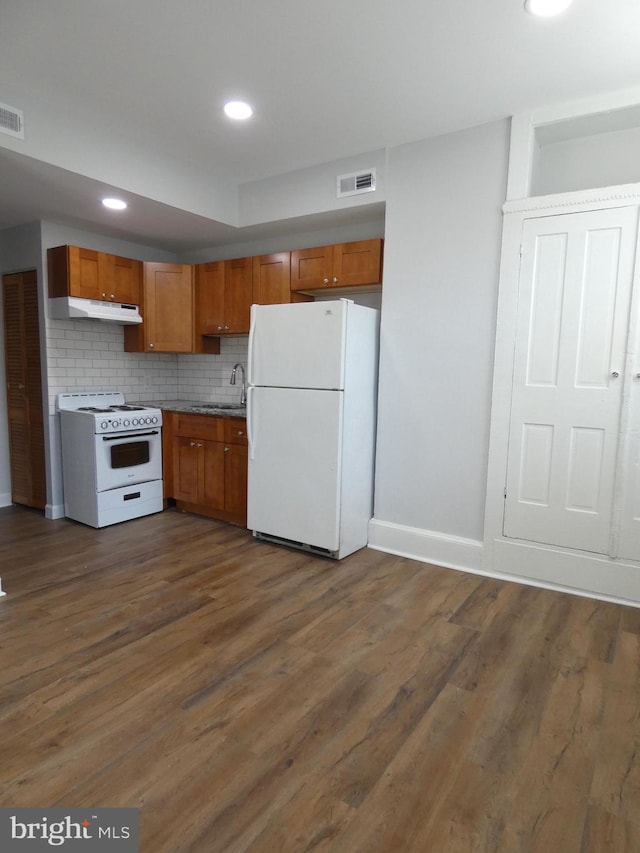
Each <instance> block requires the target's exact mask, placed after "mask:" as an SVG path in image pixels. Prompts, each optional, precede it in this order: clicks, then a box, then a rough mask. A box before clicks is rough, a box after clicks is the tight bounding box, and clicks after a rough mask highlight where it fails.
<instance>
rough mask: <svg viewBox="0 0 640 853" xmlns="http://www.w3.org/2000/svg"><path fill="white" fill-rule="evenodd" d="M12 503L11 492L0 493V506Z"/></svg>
mask: <svg viewBox="0 0 640 853" xmlns="http://www.w3.org/2000/svg"><path fill="white" fill-rule="evenodd" d="M12 503H13V501H12V500H11V492H2V493H0V506H11V504H12Z"/></svg>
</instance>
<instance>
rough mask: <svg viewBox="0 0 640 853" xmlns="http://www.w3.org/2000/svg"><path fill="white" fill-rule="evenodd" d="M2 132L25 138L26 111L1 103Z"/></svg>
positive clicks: (0, 130)
mask: <svg viewBox="0 0 640 853" xmlns="http://www.w3.org/2000/svg"><path fill="white" fill-rule="evenodd" d="M0 133H8V134H9V136H17V137H18V139H24V113H23V112H22V110H19V109H16V107H10V106H9V104H2V103H0Z"/></svg>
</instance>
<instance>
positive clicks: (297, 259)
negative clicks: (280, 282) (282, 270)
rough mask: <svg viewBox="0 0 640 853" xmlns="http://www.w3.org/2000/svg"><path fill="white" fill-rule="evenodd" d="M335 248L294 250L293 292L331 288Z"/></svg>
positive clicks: (292, 259) (321, 247) (317, 247)
mask: <svg viewBox="0 0 640 853" xmlns="http://www.w3.org/2000/svg"><path fill="white" fill-rule="evenodd" d="M332 273H333V246H316V248H314V249H294V251H293V252H291V290H318V289H320V288H322V287H330V286H331V276H332Z"/></svg>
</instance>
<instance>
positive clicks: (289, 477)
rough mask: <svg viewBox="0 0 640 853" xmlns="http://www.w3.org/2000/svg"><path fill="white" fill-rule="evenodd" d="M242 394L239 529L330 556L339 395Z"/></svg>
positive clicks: (335, 534)
mask: <svg viewBox="0 0 640 853" xmlns="http://www.w3.org/2000/svg"><path fill="white" fill-rule="evenodd" d="M250 392H251V393H250V397H249V412H248V418H249V427H250V447H249V494H248V509H247V527H249V529H250V530H254V531H258V532H261V533H267V534H269V535H271V536H278V537H282V538H284V539H290V540H293V541H294V542H299V543H303V544H306V545H313V546H315V547H317V548H326V549H327V550H329V551H337V550H338V546H339V542H340V479H341V478H340V472H341V462H342V460H341V435H342V413H343V394H342V392H341V391H314V390H296V389H287V388H251V389H250Z"/></svg>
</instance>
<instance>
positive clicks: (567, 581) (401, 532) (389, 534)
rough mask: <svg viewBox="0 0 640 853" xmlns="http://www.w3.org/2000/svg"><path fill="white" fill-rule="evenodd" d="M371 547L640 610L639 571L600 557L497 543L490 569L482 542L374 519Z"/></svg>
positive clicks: (370, 524) (490, 576)
mask: <svg viewBox="0 0 640 853" xmlns="http://www.w3.org/2000/svg"><path fill="white" fill-rule="evenodd" d="M368 546H369V548H373V549H374V550H377V551H386V552H387V553H389V554H396V555H397V556H398V557H408V558H409V559H412V560H418V561H420V562H422V563H432V564H433V565H436V566H442V567H443V568H446V569H456V570H458V571H463V572H469V573H471V574H475V575H482V576H484V577H488V578H494V579H496V580H504V581H511V582H512V583H521V584H525V585H526V586H535V587H539V588H542V589H552V590H555V591H557V592H565V593H569V594H571V595H580V596H583V597H585V598H595V599H598V600H600V601H610V602H612V603H613V604H624V605H627V606H630V607H640V568H639V567H638V566H637V565H633V564H630V563H620V562H618V561H615V560H609V559H607V558H605V557H598V556H597V555H593V556H589V555H584V554H567V553H563V552H561V551H558V550H556V549H552V548H545V547H543V546H536V545H534V544H533V543H531V544H529V543H521V542H520V543H517V542H507V541H505V540H496V541H495V542H494V543H493V562H492V565H487V564H483V562H482V557H483V543H482V542H480V541H477V540H475V539H464V538H463V537H459V536H449V535H447V534H444V533H435V532H433V531H431V530H422V529H420V528H416V527H406V526H404V525H401V524H391V523H390V522H388V521H379V520H378V519H375V518H372V519H371V521H370V522H369V542H368Z"/></svg>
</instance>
